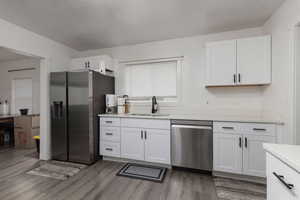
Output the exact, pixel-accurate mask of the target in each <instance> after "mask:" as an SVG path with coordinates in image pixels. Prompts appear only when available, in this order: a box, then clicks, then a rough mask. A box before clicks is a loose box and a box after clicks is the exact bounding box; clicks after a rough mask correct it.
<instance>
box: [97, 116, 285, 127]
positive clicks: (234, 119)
mask: <svg viewBox="0 0 300 200" xmlns="http://www.w3.org/2000/svg"><path fill="white" fill-rule="evenodd" d="M98 116H100V117H119V118H141V119H169V120H174V119H182V120H208V121H215V122H242V123H265V124H278V125H282V124H283V123H282V122H280V121H276V120H272V119H265V118H254V117H245V116H213V115H178V114H175V115H173V114H172V115H164V116H143V115H131V114H100V115H98Z"/></svg>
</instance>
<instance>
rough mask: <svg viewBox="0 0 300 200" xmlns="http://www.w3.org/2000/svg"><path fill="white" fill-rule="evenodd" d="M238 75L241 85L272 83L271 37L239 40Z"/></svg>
mask: <svg viewBox="0 0 300 200" xmlns="http://www.w3.org/2000/svg"><path fill="white" fill-rule="evenodd" d="M237 76H238V82H237V83H238V84H239V85H251V84H257V85H260V84H270V83H271V37H270V36H262V37H255V38H245V39H239V40H237Z"/></svg>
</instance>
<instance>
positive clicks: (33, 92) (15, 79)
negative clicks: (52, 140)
mask: <svg viewBox="0 0 300 200" xmlns="http://www.w3.org/2000/svg"><path fill="white" fill-rule="evenodd" d="M0 77H1V78H0V80H1V84H0V119H1V120H0V124H1V125H0V126H1V133H0V149H1V150H6V151H9V150H12V149H20V150H21V149H23V150H31V151H33V152H35V151H36V141H35V139H34V138H33V137H34V136H39V135H40V129H39V128H40V121H39V113H40V59H39V58H36V57H33V56H27V55H22V54H20V53H17V52H16V51H13V50H11V49H7V48H3V47H1V48H0Z"/></svg>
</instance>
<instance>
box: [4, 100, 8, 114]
mask: <svg viewBox="0 0 300 200" xmlns="http://www.w3.org/2000/svg"><path fill="white" fill-rule="evenodd" d="M3 115H9V103H8V101H7V100H5V102H4V104H3Z"/></svg>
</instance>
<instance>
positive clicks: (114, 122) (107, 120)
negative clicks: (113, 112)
mask: <svg viewBox="0 0 300 200" xmlns="http://www.w3.org/2000/svg"><path fill="white" fill-rule="evenodd" d="M100 124H101V125H102V126H120V118H113V117H101V118H100Z"/></svg>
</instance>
